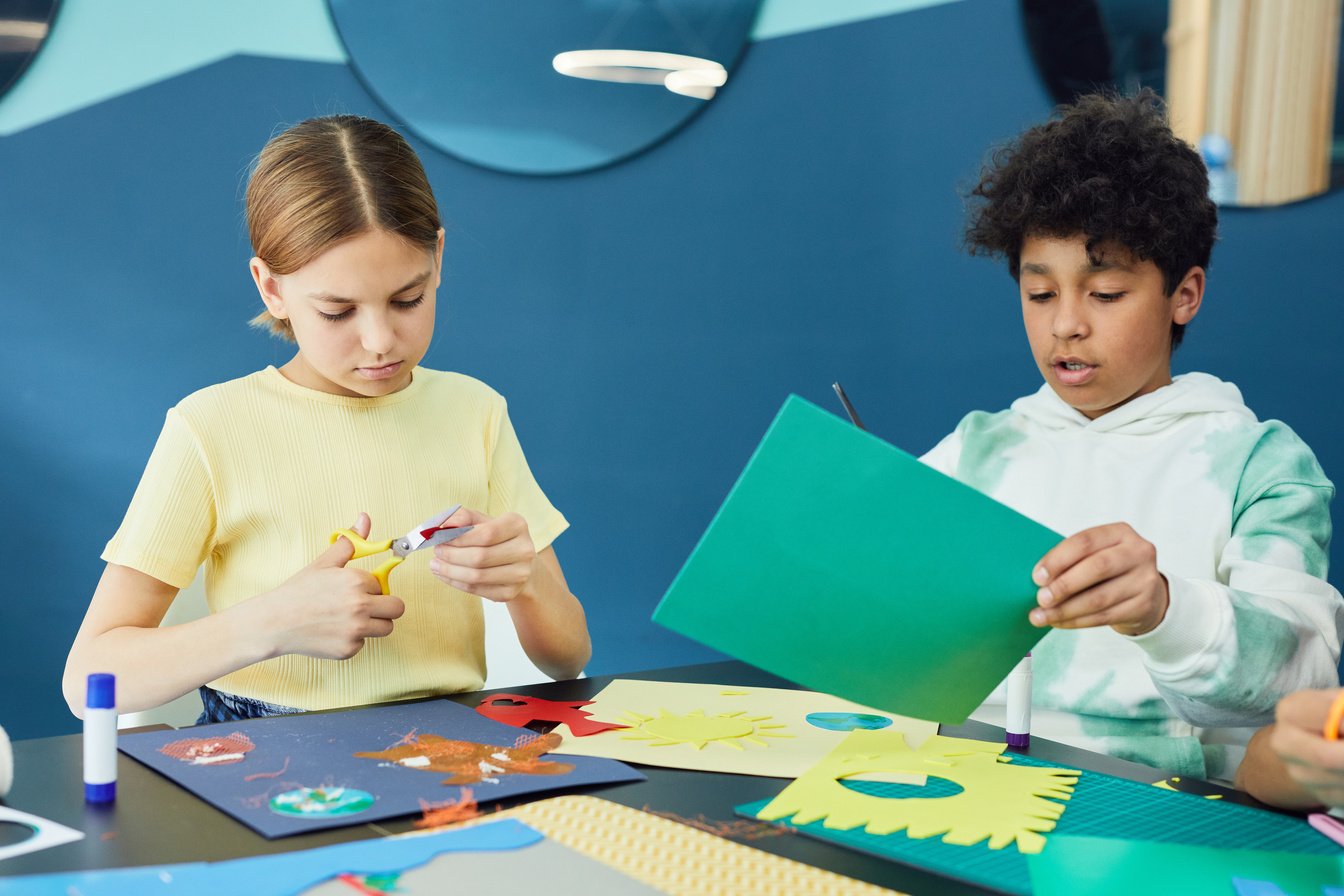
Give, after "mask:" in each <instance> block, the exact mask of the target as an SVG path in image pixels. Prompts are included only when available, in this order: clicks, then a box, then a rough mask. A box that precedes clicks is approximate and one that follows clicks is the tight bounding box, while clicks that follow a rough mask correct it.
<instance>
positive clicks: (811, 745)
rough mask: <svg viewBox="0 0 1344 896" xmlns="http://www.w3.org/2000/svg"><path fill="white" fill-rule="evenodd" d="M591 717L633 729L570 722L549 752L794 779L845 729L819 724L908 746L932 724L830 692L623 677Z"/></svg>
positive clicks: (599, 698)
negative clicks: (574, 726) (860, 729)
mask: <svg viewBox="0 0 1344 896" xmlns="http://www.w3.org/2000/svg"><path fill="white" fill-rule="evenodd" d="M584 709H585V710H586V711H588V712H589V713H591V714H592V716H593V718H595V719H600V720H601V721H604V722H619V723H621V724H623V725H628V726H630V727H629V728H624V729H613V730H610V731H603V732H601V733H599V734H593V735H589V736H587V737H575V736H574V734H573V732H571V731H570V730H569V726H568V725H559V726H557V727H556V729H555V731H556V732H558V733H559V734H561V735H562V736H563V737H564V742H563V743H562V744H561V745H560V747H559V748H557V749H555V750H553V751H552V753H567V754H570V755H575V756H601V757H605V758H608V759H621V760H624V761H626V762H640V763H644V764H645V765H661V766H667V767H670V768H689V769H696V770H699V771H713V772H727V773H730V774H742V775H762V776H765V777H775V778H796V777H798V776H799V775H801V774H803V773H804V772H805V771H807V770H808V769H809V768H811V767H812V766H813V765H815V764H816V763H817V762H818V761H819V760H820V759H821V758H822V757H823V756H825V755H826V754H827V753H829V752H830V751H831V750H833V749H834V748H835V747H837V746H839V745H840V744H841V743H842V742H843V741H844V739H845V738H846V737H847V736H848V735H849V734H850V729H847V728H843V727H841V728H840V729H838V730H837V728H835V727H831V728H827V727H820V726H819V724H818V723H817V721H816V720H815V719H814V720H813V721H809V720H808V716H809V715H814V714H822V715H825V716H828V717H829V718H828V719H827V720H826V721H825V722H824V724H830V725H833V726H835V725H839V726H843V725H844V724H845V722H844V720H845V719H847V718H850V717H852V719H853V720H854V724H860V723H866V724H883V725H888V724H889V727H886V728H883V729H882V730H883V731H901V732H904V733H905V734H906V735H907V736H908V738H909V739H910V742H911V743H919V742H921V741H922V740H923V739H924V738H926V737H928V736H930V735H932V734H934V733H935V732H936V731H937V730H938V726H937V725H935V724H934V723H933V722H925V721H922V720H920V719H911V718H907V717H906V716H898V715H895V714H893V713H889V712H882V711H880V710H876V709H871V708H869V707H867V706H860V705H859V704H857V703H851V702H849V701H848V700H841V699H840V698H839V697H832V696H830V695H829V694H818V693H816V692H814V691H795V690H786V689H783V688H748V687H733V686H730V685H722V684H685V683H680V682H668V681H635V680H633V679H625V678H620V679H617V680H615V681H613V682H611V683H610V684H608V685H607V686H606V687H605V688H603V689H602V691H601V692H600V693H599V694H598V695H597V696H596V697H594V698H593V703H592V705H591V706H586V707H584Z"/></svg>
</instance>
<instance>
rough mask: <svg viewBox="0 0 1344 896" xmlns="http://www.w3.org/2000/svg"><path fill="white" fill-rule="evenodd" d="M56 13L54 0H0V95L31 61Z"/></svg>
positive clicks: (13, 82) (2, 94) (40, 47)
mask: <svg viewBox="0 0 1344 896" xmlns="http://www.w3.org/2000/svg"><path fill="white" fill-rule="evenodd" d="M55 17H56V0H0V96H4V95H5V93H6V92H8V90H9V88H11V87H13V86H14V84H15V82H17V81H18V80H19V76H20V75H22V74H23V72H24V69H26V68H28V64H29V63H30V62H32V61H33V57H34V56H36V55H37V51H38V50H40V49H42V42H43V41H45V40H46V39H47V33H48V32H49V31H50V30H51V21H52V19H54V18H55Z"/></svg>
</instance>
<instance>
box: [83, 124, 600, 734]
mask: <svg viewBox="0 0 1344 896" xmlns="http://www.w3.org/2000/svg"><path fill="white" fill-rule="evenodd" d="M247 223H248V230H249V235H250V237H251V241H252V247H253V251H254V252H255V253H256V257H254V258H253V259H252V261H251V264H250V267H251V272H252V278H253V280H254V281H255V282H256V286H257V290H258V291H259V292H260V294H261V299H262V302H263V303H264V304H265V306H266V310H265V312H263V313H262V314H261V315H260V316H259V317H258V318H257V319H256V320H254V321H253V324H254V325H256V326H261V327H265V328H269V329H270V330H271V331H272V332H273V333H275V334H277V335H279V336H281V337H283V338H286V339H289V340H292V341H293V342H295V343H297V346H298V349H297V351H296V353H295V355H294V357H293V358H292V359H291V360H290V361H289V362H288V363H287V364H285V365H284V366H283V367H281V368H280V369H278V370H277V369H275V368H274V367H267V368H266V369H265V370H261V371H258V372H256V373H253V374H251V375H250V376H246V377H243V378H241V379H237V380H232V381H230V382H226V383H222V384H220V385H217V386H212V387H210V388H207V389H203V390H201V391H200V392H197V393H195V394H194V395H191V396H188V397H187V398H186V399H185V400H184V401H182V403H181V404H179V405H178V406H177V407H175V408H173V409H172V410H170V411H169V412H168V416H167V420H166V421H165V423H164V427H163V431H162V433H161V434H160V436H159V440H158V443H157V444H156V446H155V448H154V452H153V454H152V455H151V456H150V459H149V464H148V466H147V467H146V469H145V473H144V476H143V478H142V479H141V481H140V485H139V487H138V488H137V490H136V492H135V496H134V498H133V499H132V501H131V506H130V508H129V509H128V510H127V512H126V516H125V519H124V520H123V521H122V524H121V527H120V529H118V531H117V533H116V535H115V536H113V538H112V540H111V541H110V542H109V543H108V545H107V549H106V550H105V551H104V552H103V559H104V560H106V561H107V568H106V569H105V571H104V572H103V576H102V579H101V580H100V581H99V583H98V587H97V589H96V590H95V591H94V595H93V599H92V601H91V603H90V605H89V609H88V612H87V614H86V615H85V617H84V623H83V625H82V626H81V627H80V630H79V633H78V635H76V637H75V642H74V645H73V646H72V647H71V649H70V656H69V658H68V660H67V661H66V668H65V678H64V690H65V697H66V700H67V702H68V703H69V704H70V708H71V710H72V711H73V712H74V713H75V714H76V715H79V714H80V712H81V711H82V707H83V700H84V693H83V689H84V682H85V678H86V675H87V674H88V673H89V672H93V671H100V672H105V671H110V672H114V673H115V674H116V675H117V678H118V681H117V696H118V706H119V709H120V710H121V711H123V712H128V711H134V710H138V709H144V708H147V707H152V706H157V705H159V704H161V703H164V702H166V701H168V700H172V699H174V698H176V697H178V696H180V695H182V694H184V693H186V692H188V691H190V690H191V689H193V688H198V687H199V688H200V691H201V695H202V701H203V703H204V705H205V712H204V713H203V715H202V717H201V721H227V720H232V719H238V718H253V717H257V716H262V715H271V714H276V713H283V712H298V711H302V710H309V709H327V708H332V707H341V706H354V705H360V704H367V703H373V702H378V701H386V700H395V699H399V698H407V697H417V696H425V695H430V694H439V693H451V692H460V691H471V690H477V689H479V688H480V687H482V686H483V684H484V680H485V656H484V642H483V623H482V613H481V605H480V601H479V600H478V599H477V596H479V597H483V598H486V599H488V600H493V601H499V602H503V603H506V604H507V605H508V607H509V611H510V616H511V618H512V620H513V623H514V626H515V628H516V629H517V632H518V637H519V640H520V641H521V643H522V645H523V648H524V650H525V651H526V652H527V654H528V656H529V657H530V658H531V659H532V661H533V662H534V663H535V664H536V665H537V666H539V667H540V668H541V669H542V670H543V671H545V672H546V673H547V674H549V675H551V676H553V677H555V678H568V677H573V676H575V675H577V674H578V673H579V672H580V671H581V670H582V668H583V666H584V664H585V663H586V662H587V661H588V658H589V656H590V654H591V646H590V643H589V638H588V630H587V625H586V623H585V619H584V614H583V609H582V608H581V607H580V605H579V602H578V600H577V599H575V597H574V596H573V595H572V594H571V593H570V592H569V588H568V586H567V585H566V583H565V577H564V574H563V573H562V572H561V570H560V564H559V562H558V561H557V560H556V556H555V551H554V550H553V549H552V548H551V547H550V544H551V542H552V541H553V540H554V539H555V537H556V536H557V535H559V534H560V533H561V532H562V531H563V530H564V529H565V528H566V527H567V525H568V523H566V521H565V519H564V517H562V516H561V515H560V513H559V512H558V511H556V510H555V508H554V507H552V506H551V504H550V503H549V502H548V501H547V500H546V496H545V495H544V494H542V492H541V489H540V488H539V487H538V486H537V483H536V481H535V480H534V479H533V478H532V474H531V472H530V471H529V469H528V466H527V462H526V460H525V459H524V457H523V453H522V449H521V448H520V447H519V444H518V440H517V437H516V436H515V435H514V431H513V427H512V426H511V425H510V423H509V418H508V414H507V411H506V407H505V402H504V399H503V398H501V397H500V396H499V395H498V394H497V393H495V392H494V391H493V390H491V389H490V388H489V387H488V386H486V385H484V384H483V383H481V382H478V381H477V380H474V379H471V378H470V377H466V376H463V375H460V374H455V373H444V372H440V371H434V370H427V369H424V368H420V367H417V366H416V365H417V364H418V363H419V361H420V360H421V358H423V357H424V355H425V352H426V350H427V349H428V348H429V343H430V339H431V337H432V336H433V333H434V303H435V291H436V289H437V288H438V286H439V283H440V280H441V277H440V274H441V266H442V258H443V235H444V234H443V229H442V227H441V226H440V223H439V215H438V209H437V207H436V205H435V202H434V195H433V193H432V191H431V190H430V186H429V182H428V180H427V179H426V177H425V172H424V169H423V168H422V167H421V165H420V160H419V159H418V158H416V155H415V153H414V151H413V150H412V149H411V148H410V146H408V145H407V144H406V142H405V141H404V140H403V139H402V138H401V136H400V135H398V134H397V133H396V132H395V131H393V130H392V129H391V128H389V127H387V126H386V125H383V124H380V123H378V122H376V121H371V120H369V119H366V118H359V117H356V116H348V115H341V116H334V117H329V118H317V119H312V120H309V121H306V122H303V123H302V124H299V125H297V126H295V127H293V128H291V129H289V130H288V131H285V132H284V133H282V134H280V135H279V136H277V137H275V138H274V139H272V140H271V141H270V143H268V144H267V145H266V147H265V148H264V149H263V150H262V152H261V155H260V157H259V158H258V160H257V163H256V167H255V169H254V171H253V174H252V177H251V179H250V181H249V183H248V188H247ZM456 503H461V504H462V505H463V508H462V510H460V511H458V513H457V514H456V515H455V516H454V517H453V518H452V522H453V523H454V524H456V525H463V526H466V525H470V526H473V527H474V528H473V529H472V530H471V531H470V532H468V533H466V534H464V535H462V536H460V537H459V538H457V539H456V540H454V541H451V542H449V543H447V544H442V545H439V546H438V547H436V548H434V550H433V556H432V558H430V557H426V556H424V555H427V554H429V552H428V551H426V552H423V554H424V555H422V554H415V555H412V556H411V557H410V558H409V560H408V561H407V562H406V563H403V564H402V565H401V566H399V567H397V569H396V571H395V572H394V573H393V575H392V576H391V580H390V591H391V592H392V593H391V595H386V596H385V595H382V594H381V593H380V590H379V585H378V583H377V581H376V580H375V579H374V578H373V576H372V575H370V574H369V573H368V572H367V571H365V570H363V569H357V568H355V567H353V566H347V565H346V564H347V563H348V562H349V561H350V559H351V557H352V555H353V553H354V548H353V546H352V545H351V543H350V542H349V540H347V539H345V538H340V539H338V540H336V541H335V542H334V543H332V544H330V545H328V543H327V542H328V537H329V535H330V533H331V532H332V531H333V530H336V529H340V528H343V527H344V526H346V525H350V524H351V523H352V522H353V528H354V529H355V531H356V532H357V533H359V534H360V535H361V536H364V537H368V536H369V534H370V530H371V529H373V528H377V529H378V531H379V535H378V538H379V539H382V538H388V537H394V536H397V535H401V534H403V533H405V532H406V531H407V530H408V529H410V527H412V526H413V525H415V524H416V523H418V522H420V521H421V520H424V519H426V518H427V517H429V516H431V515H432V514H433V513H434V512H435V511H437V510H439V509H442V508H443V507H446V506H451V505H453V504H456ZM378 559H379V558H372V559H371V560H370V561H368V563H367V564H366V565H373V564H374V563H376V562H377V560H378ZM382 559H385V557H384V558H382ZM360 562H361V564H364V563H365V562H364V561H360ZM202 563H204V564H205V585H206V600H207V603H208V604H209V606H210V610H211V613H210V615H208V616H207V617H205V618H203V619H199V620H196V621H193V622H189V623H186V624H183V625H177V626H170V627H167V628H159V627H158V625H159V622H160V621H161V620H162V619H163V616H164V613H165V612H166V611H167V609H168V606H169V604H170V603H171V602H172V600H173V598H174V596H175V595H176V594H177V592H178V590H179V589H181V588H183V587H185V586H186V585H187V584H189V583H190V582H191V580H192V578H193V577H194V576H195V573H196V570H197V568H198V567H199V566H200V565H201V564H202Z"/></svg>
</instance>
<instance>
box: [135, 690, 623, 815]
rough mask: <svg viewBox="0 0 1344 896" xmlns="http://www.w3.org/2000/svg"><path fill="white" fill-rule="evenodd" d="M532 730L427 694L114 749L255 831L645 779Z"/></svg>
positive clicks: (155, 735)
mask: <svg viewBox="0 0 1344 896" xmlns="http://www.w3.org/2000/svg"><path fill="white" fill-rule="evenodd" d="M541 737H545V736H543V735H536V734H534V733H532V732H528V731H524V730H520V729H518V728H513V727H510V726H508V725H504V724H501V723H499V722H494V721H491V720H490V719H486V718H484V717H482V716H481V715H480V714H479V713H477V712H475V711H474V710H472V709H469V708H467V707H465V706H461V705H459V704H457V703H453V702H451V701H448V700H432V701H427V702H423V703H404V704H397V705H394V706H378V707H371V708H368V709H357V710H351V711H349V712H337V713H308V714H304V715H296V716H278V717H273V718H268V719H254V720H251V721H246V722H229V723H223V724H219V725H207V726H200V727H197V728H187V729H183V730H181V731H151V732H144V733H141V734H132V735H124V736H123V737H122V738H121V742H120V748H121V750H122V751H123V752H125V753H127V754H128V755H130V756H132V757H134V758H135V759H137V760H139V761H140V762H142V763H144V764H145V765H148V766H149V767H150V768H153V769H154V770H155V771H158V772H160V773H161V774H163V775H166V776H167V777H169V778H171V779H172V780H173V781H175V782H176V783H178V784H180V785H181V786H183V787H185V788H186V789H188V790H190V791H191V792H192V793H194V794H196V795H197V796H199V797H200V798H201V799H203V800H205V801H206V802H208V803H210V804H211V805H213V806H214V807H215V808H217V809H219V810H220V811H222V812H225V813H227V814H229V815H231V816H233V817H234V818H236V819H237V820H238V821H241V822H242V823H243V824H245V825H247V826H248V827H250V828H252V829H253V830H254V831H256V832H257V833H259V834H261V835H262V836H264V837H283V836H286V835H289V834H297V833H303V832H307V831H314V830H320V829H322V828H330V827H340V826H343V825H349V824H363V823H365V822H370V821H377V820H379V819H384V818H391V817H394V816H397V815H408V814H412V813H417V812H419V811H421V809H422V801H424V802H428V803H443V802H447V801H457V800H459V799H461V798H462V795H463V792H464V789H470V790H471V791H472V794H473V796H474V797H475V799H476V800H477V802H481V803H489V802H492V801H494V800H499V799H504V798H506V797H512V796H519V795H522V794H532V793H541V792H546V791H553V790H561V789H568V788H573V787H580V786H584V785H590V784H606V783H615V782H621V781H641V780H643V779H644V776H643V775H641V774H640V773H639V772H636V771H635V770H634V769H632V768H630V767H629V766H627V765H624V764H622V763H620V762H616V761H614V760H610V759H594V758H590V757H584V756H556V757H551V756H541V757H538V756H536V755H535V754H537V753H539V752H541V751H542V749H543V748H546V749H548V748H549V747H548V746H546V742H544V741H542V742H538V741H537V740H536V739H537V738H541ZM552 737H554V738H555V739H556V740H558V736H552ZM520 738H521V739H522V742H520ZM197 741H201V742H200V743H197ZM529 741H531V742H530V743H529ZM474 745H487V748H485V749H482V748H480V747H474ZM358 753H368V754H382V755H381V756H379V755H374V756H368V757H359V756H357V755H356V754H358ZM427 756H430V757H432V758H426V757H427ZM453 762H455V763H456V765H457V766H458V767H459V768H458V771H456V772H454V771H436V770H434V769H435V768H436V767H443V766H445V765H447V764H451V763H453ZM445 781H452V782H453V783H445Z"/></svg>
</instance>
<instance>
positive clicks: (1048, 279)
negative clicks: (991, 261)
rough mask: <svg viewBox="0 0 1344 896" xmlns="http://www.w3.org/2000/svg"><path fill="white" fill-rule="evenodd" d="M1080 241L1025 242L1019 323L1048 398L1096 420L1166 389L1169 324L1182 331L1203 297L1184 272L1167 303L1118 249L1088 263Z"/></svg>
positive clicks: (1144, 264) (1146, 265) (1142, 269)
mask: <svg viewBox="0 0 1344 896" xmlns="http://www.w3.org/2000/svg"><path fill="white" fill-rule="evenodd" d="M1086 246H1087V239H1086V238H1085V237H1083V236H1081V235H1079V236H1075V237H1069V238H1057V237H1045V236H1029V237H1027V238H1026V239H1025V240H1023V242H1022V257H1021V268H1020V274H1019V286H1020V288H1021V293H1022V320H1023V322H1024V323H1025V324H1026V328H1027V340H1028V341H1029V342H1030V343H1031V353H1032V355H1033V356H1034V357H1035V359H1036V366H1037V367H1039V368H1040V370H1041V375H1042V376H1043V377H1045V381H1046V382H1047V383H1049V384H1050V388H1052V389H1054V390H1055V394H1056V395H1058V396H1059V397H1060V398H1062V399H1063V400H1064V401H1065V402H1066V403H1068V404H1069V405H1070V406H1071V407H1073V408H1076V409H1077V410H1078V411H1079V412H1081V413H1082V414H1083V415H1084V416H1086V417H1088V418H1090V419H1093V420H1095V419H1096V418H1098V417H1100V416H1101V415H1102V414H1105V413H1106V412H1107V411H1111V410H1114V409H1115V408H1117V407H1119V406H1120V405H1122V404H1124V403H1125V402H1127V401H1129V400H1130V399H1132V398H1136V397H1138V396H1140V395H1145V394H1147V393H1149V392H1152V391H1153V390H1155V389H1158V388H1160V387H1162V386H1165V385H1167V384H1168V383H1170V382H1171V325H1172V324H1173V323H1179V324H1184V323H1188V322H1189V321H1190V320H1191V319H1192V318H1193V317H1194V316H1195V313H1196V312H1197V311H1198V310H1199V303H1200V301H1201V299H1202V298H1203V295H1204V271H1203V269H1202V268H1197V267H1196V268H1191V269H1190V271H1189V272H1188V273H1187V274H1186V275H1185V279H1184V280H1182V281H1181V283H1180V284H1179V285H1178V286H1177V287H1176V290H1175V292H1174V293H1173V294H1172V295H1171V296H1168V295H1167V294H1166V292H1165V290H1164V289H1163V283H1162V272H1161V270H1159V269H1158V267H1157V265H1156V264H1154V263H1153V262H1152V261H1139V260H1137V259H1135V258H1134V257H1133V256H1132V255H1130V253H1129V252H1128V251H1127V250H1126V249H1124V248H1123V247H1120V246H1115V245H1105V246H1102V247H1099V248H1098V249H1097V254H1098V256H1099V257H1098V258H1096V259H1095V261H1097V262H1098V263H1097V264H1093V259H1089V258H1088V256H1087V248H1086Z"/></svg>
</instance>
